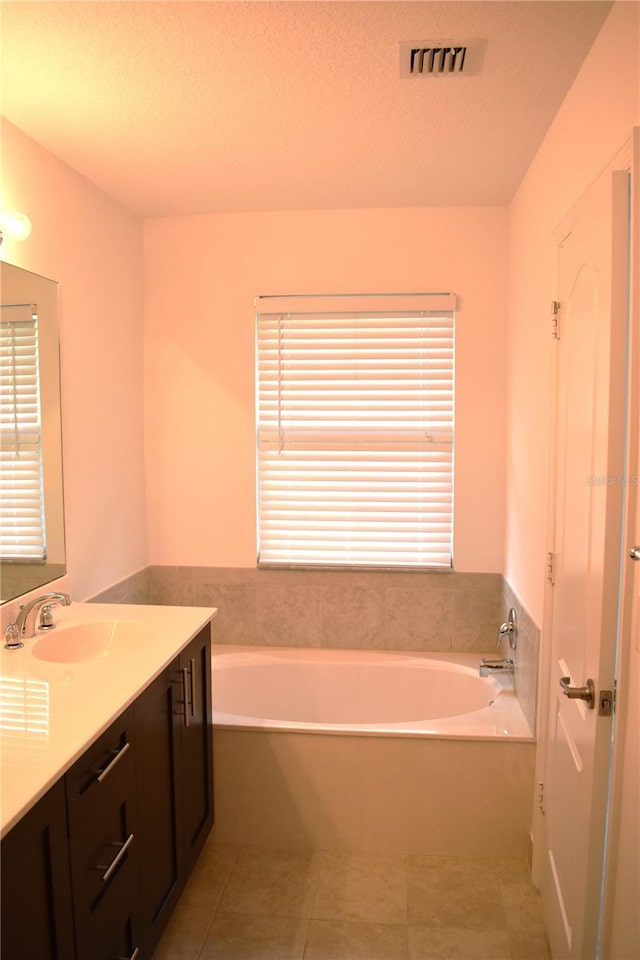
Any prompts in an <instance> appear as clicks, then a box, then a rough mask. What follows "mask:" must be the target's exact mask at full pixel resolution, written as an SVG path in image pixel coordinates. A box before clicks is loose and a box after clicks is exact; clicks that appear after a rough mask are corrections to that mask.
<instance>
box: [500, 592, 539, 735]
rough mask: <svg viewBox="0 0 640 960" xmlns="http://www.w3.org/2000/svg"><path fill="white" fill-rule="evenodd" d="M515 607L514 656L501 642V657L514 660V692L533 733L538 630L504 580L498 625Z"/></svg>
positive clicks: (536, 692)
mask: <svg viewBox="0 0 640 960" xmlns="http://www.w3.org/2000/svg"><path fill="white" fill-rule="evenodd" d="M511 607H514V609H515V611H516V616H517V618H518V646H517V648H516V651H515V653H514V652H513V650H510V649H509V644H508V642H506V641H505V642H504V643H503V650H504V652H503V653H502V654H501V656H505V657H506V656H509V657H513V659H514V660H515V690H516V695H517V697H518V701H519V703H520V707H521V708H522V712H523V713H524V715H525V717H526V718H527V722H528V724H529V726H530V727H531V729H532V730H533V731H534V732H535V730H536V700H537V695H538V652H539V650H540V627H539V626H538V625H537V623H536V622H535V620H534V619H533V617H532V616H531V614H530V613H529V611H528V610H527V608H526V607H525V606H524V604H523V603H522V602H521V601H520V599H519V598H518V596H517V594H516V593H515V592H514V590H513V589H512V587H511V585H510V584H509V583H508V581H507V580H503V591H502V615H501V622H503V621H506V620H507V618H508V614H509V610H510V608H511Z"/></svg>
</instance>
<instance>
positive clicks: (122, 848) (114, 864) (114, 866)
mask: <svg viewBox="0 0 640 960" xmlns="http://www.w3.org/2000/svg"><path fill="white" fill-rule="evenodd" d="M132 843H133V834H132V833H130V834H129V836H128V837H127V839H126V840H125V842H124V843H114V844H113V846H114V847H120V849H119V850H118V852H117V853H116V855H115V857H114V858H113V860H112V861H111V863H110V864H109V866H108V867H105V866H103V865H101V866H97V867H96V870H104V873H103V875H102V881H103V883H106V882H107V880H109V879H110V878H111V876H112V875H113V871H114V870H116V869H117V867H118V864H119V863H120V861H121V860H122V858H123V857H124V855H125V853H126V852H127V850H128V849H129V847H130V846H131V844H132Z"/></svg>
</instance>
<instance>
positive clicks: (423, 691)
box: [213, 647, 532, 740]
mask: <svg viewBox="0 0 640 960" xmlns="http://www.w3.org/2000/svg"><path fill="white" fill-rule="evenodd" d="M479 662H480V655H479V654H419V653H416V654H413V653H392V652H377V651H376V652H374V651H353V650H315V649H302V650H301V649H298V648H265V647H223V648H215V649H214V654H213V709H214V723H215V724H216V725H217V726H221V727H230V728H234V729H247V728H248V729H258V730H264V729H269V730H292V731H293V730H295V731H299V732H306V733H333V734H351V735H353V734H359V735H370V736H374V735H377V736H431V737H456V738H463V739H487V738H489V739H493V738H509V739H511V740H531V736H532V734H531V730H530V729H529V726H528V724H527V721H526V720H525V718H524V715H523V713H522V710H521V709H520V705H519V704H518V701H517V699H516V697H515V694H514V691H513V683H512V680H513V677H512V676H495V675H494V676H491V677H487V678H483V677H480V675H479V671H478V664H479Z"/></svg>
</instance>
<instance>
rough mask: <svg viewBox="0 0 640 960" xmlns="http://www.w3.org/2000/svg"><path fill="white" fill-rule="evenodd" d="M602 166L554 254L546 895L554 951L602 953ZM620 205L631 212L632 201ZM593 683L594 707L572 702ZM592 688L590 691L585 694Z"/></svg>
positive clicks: (615, 226)
mask: <svg viewBox="0 0 640 960" xmlns="http://www.w3.org/2000/svg"><path fill="white" fill-rule="evenodd" d="M625 178H626V174H623V173H622V174H620V173H615V174H613V176H612V175H611V174H608V175H606V176H603V177H602V178H601V181H600V182H599V183H598V184H597V185H596V187H595V188H594V189H593V190H592V191H591V193H590V195H589V197H588V200H587V201H586V202H585V204H584V205H583V207H582V209H581V212H580V214H579V216H578V217H577V219H576V220H575V222H574V223H573V225H572V228H571V231H570V233H569V234H568V235H567V236H566V237H565V238H564V240H563V241H562V243H561V245H560V251H559V268H560V269H559V298H560V315H559V316H560V320H559V326H558V335H559V339H558V343H557V349H558V367H557V370H558V383H557V387H558V405H557V449H556V483H555V517H556V522H555V535H554V553H555V587H554V589H553V616H552V636H551V649H552V664H551V679H550V685H551V688H550V697H549V702H550V716H549V732H548V744H547V763H546V773H545V808H546V811H545V827H546V830H545V832H546V851H545V853H546V856H545V857H544V866H543V871H542V899H543V907H544V912H545V920H546V923H547V928H548V932H549V938H550V941H551V949H552V954H553V956H554V958H560V957H567V958H575V960H590V958H593V957H595V956H596V951H597V947H596V943H597V936H598V915H599V900H600V884H601V875H602V858H603V850H604V828H605V816H606V802H607V792H608V777H609V764H610V740H611V723H612V721H611V718H610V717H606V716H600V715H599V702H598V700H599V692H600V691H601V690H605V689H609V690H610V689H612V688H613V685H614V661H615V643H616V629H617V610H618V584H619V570H620V549H621V548H620V541H621V505H622V496H623V479H622V476H623V470H624V458H623V454H624V396H625V337H626V322H627V317H626V309H625V301H624V298H623V297H622V298H621V296H620V294H621V290H620V289H619V288H620V286H621V284H624V282H625V280H624V277H625V273H624V270H622V269H620V264H624V258H625V249H626V246H625V238H626V232H627V231H626V219H625V218H626V214H627V212H628V190H625ZM625 204H626V207H625ZM562 678H569V680H566V679H565V681H564V683H565V685H566V686H569V687H570V688H572V693H573V694H576V693H577V692H578V688H583V687H585V686H586V685H587V681H589V680H591V681H593V684H594V697H595V705H594V706H593V707H590V705H589V703H588V701H587V700H585V699H580V698H578V697H575V698H573V697H572V698H569V697H568V696H567V695H566V693H565V692H564V691H563V689H562V687H561V685H560V681H561V680H562ZM585 693H586V692H585Z"/></svg>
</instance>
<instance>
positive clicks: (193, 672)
mask: <svg viewBox="0 0 640 960" xmlns="http://www.w3.org/2000/svg"><path fill="white" fill-rule="evenodd" d="M189 664H190V666H189V673H190V674H191V716H192V717H195V715H196V662H195V660H194V659H193V657H191V659H190V660H189Z"/></svg>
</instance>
